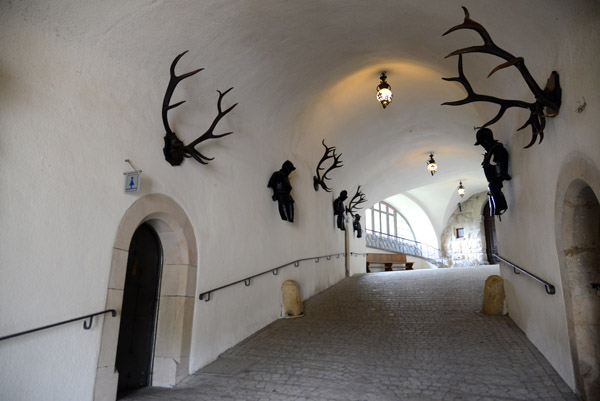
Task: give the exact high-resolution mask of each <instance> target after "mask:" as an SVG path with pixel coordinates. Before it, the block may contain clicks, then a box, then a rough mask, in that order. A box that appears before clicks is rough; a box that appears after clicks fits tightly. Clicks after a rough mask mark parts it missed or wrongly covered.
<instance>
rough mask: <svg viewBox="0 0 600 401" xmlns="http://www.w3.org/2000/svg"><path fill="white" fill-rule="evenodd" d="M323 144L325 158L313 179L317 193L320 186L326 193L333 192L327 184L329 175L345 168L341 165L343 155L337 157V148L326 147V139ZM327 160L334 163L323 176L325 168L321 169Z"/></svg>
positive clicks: (320, 161)
mask: <svg viewBox="0 0 600 401" xmlns="http://www.w3.org/2000/svg"><path fill="white" fill-rule="evenodd" d="M321 143H322V144H323V146H325V153H324V154H323V157H321V160H319V164H318V165H317V175H316V176H314V177H313V185H314V187H315V191H318V190H319V185H320V186H321V188H323V189H324V190H325V191H327V192H331V188H329V187H328V186H327V184H326V183H325V180H329V179H330V178H329V177H327V173H329V172H330V171H331V170H333V169H334V168H338V167H343V164H341V163H342V161H341V160H340V157H342V154H341V153H340V154H339V155H336V154H335V146H332V147H328V146H327V145H325V139H323V141H322V142H321ZM327 159H333V163H332V164H331V166H330V167H329V168H328V169H327V170H325V173H324V174H323V175H322V176H321V171H322V170H324V169H325V168H324V167H321V164H322V163H323V162H324V161H325V160H327ZM342 213H343V212H342Z"/></svg>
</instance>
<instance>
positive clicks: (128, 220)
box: [94, 194, 198, 401]
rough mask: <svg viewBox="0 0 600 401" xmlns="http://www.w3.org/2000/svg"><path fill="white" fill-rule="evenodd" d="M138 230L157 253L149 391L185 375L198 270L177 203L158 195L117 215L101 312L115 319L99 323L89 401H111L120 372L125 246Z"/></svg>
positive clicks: (189, 229) (186, 222)
mask: <svg viewBox="0 0 600 401" xmlns="http://www.w3.org/2000/svg"><path fill="white" fill-rule="evenodd" d="M142 226H147V228H149V229H151V230H153V231H154V233H155V234H156V237H157V241H158V244H159V245H158V246H159V247H160V248H161V249H162V268H161V269H160V273H159V277H160V278H159V280H160V293H159V301H158V303H159V305H160V308H158V311H157V317H156V325H155V327H156V329H155V330H154V333H155V339H154V340H153V341H152V342H153V343H154V344H155V345H154V354H153V356H152V357H151V364H152V371H151V373H150V374H151V382H152V385H153V386H164V387H171V386H174V385H175V384H177V383H178V382H180V381H181V380H182V379H184V378H185V377H186V376H187V375H189V365H190V351H191V340H192V325H193V318H194V306H195V299H196V277H197V270H198V268H197V260H198V254H197V247H196V238H195V235H194V231H193V228H192V223H191V222H190V220H189V218H188V217H187V215H186V213H185V211H184V210H183V209H182V208H181V206H179V205H178V204H177V202H175V201H174V200H173V199H171V198H170V197H168V196H166V195H162V194H152V195H146V196H144V197H141V198H139V199H138V200H136V201H135V202H134V203H133V204H132V205H131V206H130V207H129V209H127V211H126V212H125V214H124V215H123V218H122V219H121V222H120V223H119V227H118V229H117V235H116V238H115V243H114V246H113V249H112V262H111V266H110V275H109V277H108V288H107V296H106V309H115V310H116V311H117V313H118V314H119V318H118V319H106V320H104V321H103V323H102V340H101V345H100V352H99V355H98V368H97V371H96V382H95V387H94V400H95V401H99V400H102V401H113V400H114V399H115V396H116V394H117V388H118V383H119V377H120V372H119V370H117V368H116V359H117V358H116V355H117V344H118V343H119V332H120V330H119V325H120V323H121V318H120V316H121V314H122V312H123V307H125V305H126V303H124V298H125V287H126V277H127V274H128V261H129V253H130V246H131V242H132V239H133V237H134V236H135V234H136V232H137V231H138V229H139V228H140V227H142Z"/></svg>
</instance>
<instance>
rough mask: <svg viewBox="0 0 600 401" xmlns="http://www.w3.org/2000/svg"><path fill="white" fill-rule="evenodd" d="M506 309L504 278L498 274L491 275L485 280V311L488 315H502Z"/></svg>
mask: <svg viewBox="0 0 600 401" xmlns="http://www.w3.org/2000/svg"><path fill="white" fill-rule="evenodd" d="M503 311H504V280H503V279H502V277H500V276H498V275H495V274H494V275H491V276H489V277H488V278H487V280H485V287H484V289H483V313H485V314H486V315H502V312H503Z"/></svg>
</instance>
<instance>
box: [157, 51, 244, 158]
mask: <svg viewBox="0 0 600 401" xmlns="http://www.w3.org/2000/svg"><path fill="white" fill-rule="evenodd" d="M186 53H187V50H186V51H184V52H183V53H181V54H180V55H178V56H177V57H175V59H174V60H173V63H171V78H170V80H169V85H168V86H167V91H166V92H165V98H164V99H163V105H162V120H163V124H164V126H165V131H166V134H165V147H164V148H163V153H164V155H165V159H166V160H167V161H168V162H169V163H170V164H171V165H172V166H179V165H180V164H181V163H182V162H183V158H184V157H193V158H194V159H196V161H198V162H200V163H202V164H208V162H209V161H210V160H213V159H214V157H207V156H204V155H203V154H202V153H200V152H198V151H197V150H196V146H197V145H198V144H200V143H201V142H204V141H206V140H207V139H214V138H222V137H224V136H227V135H231V134H233V132H226V133H224V134H214V133H213V131H214V129H215V127H216V126H217V124H218V123H219V121H220V120H221V118H223V117H224V116H225V115H226V114H227V113H229V112H230V111H231V110H233V108H234V107H235V106H237V103H236V104H234V105H233V106H231V107H229V108H228V109H227V110H225V111H223V110H221V101H222V100H223V97H224V96H225V95H226V94H227V93H228V92H229V91H230V90H232V89H233V88H229V89H227V90H226V91H225V92H221V91H217V92H219V100H218V101H217V111H218V114H217V116H216V117H215V119H214V121H213V123H212V124H211V126H210V127H209V128H208V130H207V131H206V132H205V133H204V134H202V135H201V136H200V137H198V138H197V139H196V140H194V141H193V142H191V143H190V144H189V145H184V144H183V142H182V141H181V140H180V139H179V138H178V137H177V134H175V132H173V130H171V127H170V126H169V119H168V117H167V112H168V111H169V110H171V109H174V108H175V107H177V106H180V105H181V104H183V103H185V100H183V101H181V102H177V103H175V104H170V103H171V97H172V96H173V92H174V91H175V87H176V86H177V84H178V83H179V82H181V81H183V80H184V79H186V78H188V77H191V76H192V75H194V74H196V73H198V72H200V71H202V70H203V69H204V68H199V69H197V70H194V71H191V72H188V73H186V74H183V75H179V76H178V75H175V66H176V65H177V62H178V61H179V59H180V58H181V57H183V55H184V54H186Z"/></svg>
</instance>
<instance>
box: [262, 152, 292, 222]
mask: <svg viewBox="0 0 600 401" xmlns="http://www.w3.org/2000/svg"><path fill="white" fill-rule="evenodd" d="M294 170H296V167H294V165H293V164H292V162H291V161H289V160H286V161H285V162H284V163H283V165H282V166H281V170H279V171H276V172H274V173H273V175H271V178H270V179H269V184H268V185H267V186H268V187H269V188H272V189H273V197H272V198H273V201H277V204H278V206H279V215H280V216H281V219H282V220H286V221H289V222H290V223H293V222H294V199H293V198H292V195H291V192H292V185H291V184H290V179H289V175H290V173H291V172H292V171H294Z"/></svg>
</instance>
